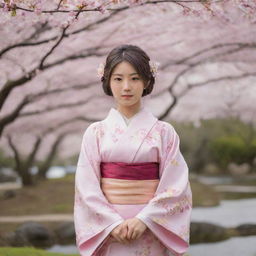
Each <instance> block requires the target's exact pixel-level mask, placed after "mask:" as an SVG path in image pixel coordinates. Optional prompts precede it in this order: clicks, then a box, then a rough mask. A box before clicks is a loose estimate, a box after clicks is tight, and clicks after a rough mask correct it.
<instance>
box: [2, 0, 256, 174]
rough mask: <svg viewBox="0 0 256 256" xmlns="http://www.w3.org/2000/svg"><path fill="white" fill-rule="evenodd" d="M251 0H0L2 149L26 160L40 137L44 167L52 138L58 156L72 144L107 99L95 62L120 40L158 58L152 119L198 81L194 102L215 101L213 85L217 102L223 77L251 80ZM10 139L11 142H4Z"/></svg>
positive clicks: (171, 110)
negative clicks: (137, 46)
mask: <svg viewBox="0 0 256 256" xmlns="http://www.w3.org/2000/svg"><path fill="white" fill-rule="evenodd" d="M255 3H256V2H255V1H242V0H241V1H227V0H226V1H206V0H205V1H57V2H56V1H55V2H54V1H4V2H3V3H2V4H1V8H0V11H1V12H2V13H1V14H4V15H2V16H1V18H0V23H1V25H3V26H1V27H0V35H1V40H0V68H1V70H2V73H1V74H0V84H1V88H0V109H1V114H0V133H1V134H3V138H2V140H1V142H0V143H1V145H2V146H1V147H4V148H5V149H6V151H8V150H9V153H10V154H13V153H12V152H14V148H16V151H18V150H19V149H18V148H20V150H21V151H22V152H23V153H25V155H27V157H28V159H29V155H30V154H31V152H34V150H35V147H36V143H35V142H34V143H35V144H33V141H36V138H37V137H38V136H39V137H40V138H41V140H42V141H41V143H39V144H40V146H37V149H36V150H35V151H36V154H35V153H34V157H33V159H34V161H35V156H37V157H38V159H43V160H45V163H44V164H43V165H42V166H44V167H42V173H45V170H46V169H47V166H49V163H50V162H51V159H49V156H51V155H53V153H51V148H53V147H54V146H53V145H55V144H54V143H55V142H57V141H58V138H59V137H60V138H65V140H63V141H62V140H61V141H62V143H57V147H56V148H59V152H60V155H61V156H63V157H67V156H69V155H72V154H74V153H75V152H74V151H73V149H74V148H77V151H78V145H79V144H80V140H81V137H80V134H81V132H82V131H83V130H84V129H85V127H86V125H87V124H89V123H90V122H93V121H97V120H101V119H102V118H103V117H104V116H105V114H106V110H107V109H109V107H110V106H111V104H112V103H113V99H112V98H111V97H107V96H104V94H103V92H102V89H101V88H100V86H101V85H100V79H99V77H97V67H98V65H99V64H100V62H102V61H104V58H105V57H106V55H107V53H108V52H109V50H111V49H112V48H113V47H115V46H117V45H120V44H124V43H128V44H135V45H139V46H141V47H142V48H143V49H145V51H146V52H148V53H149V55H150V56H151V59H152V60H153V61H157V62H160V67H159V71H158V75H157V80H156V85H155V89H154V91H153V94H152V96H147V97H145V102H146V103H147V104H148V105H149V106H151V107H152V110H154V111H155V114H156V115H157V116H158V117H159V119H166V120H169V118H170V116H173V117H174V116H175V117H179V116H181V114H180V113H181V112H182V107H183V108H185V105H184V103H183V102H184V99H186V98H187V97H189V99H188V98H187V101H190V102H191V100H193V93H195V92H197V91H200V89H201V93H202V92H203V93H204V94H205V95H207V96H198V95H197V96H195V98H196V99H197V100H196V101H199V102H200V100H203V99H204V100H206V101H207V104H206V102H205V101H204V103H201V106H202V105H203V106H204V108H205V109H207V107H206V105H208V104H210V103H211V101H212V97H210V96H209V91H211V92H214V93H216V92H219V95H218V97H219V99H218V100H215V104H216V106H214V109H216V107H217V103H218V102H219V101H220V98H221V93H223V91H222V90H221V87H223V86H224V85H225V84H227V83H229V84H231V85H232V86H238V85H239V84H241V83H244V84H250V85H253V83H254V84H255V75H256V74H255V70H256V67H255V66H256V54H255V47H256V41H255V38H254V35H255V15H254V14H255ZM191 95H192V96H191ZM206 97H209V99H205V98H206ZM252 100H253V98H252ZM194 101H195V100H194ZM162 102H165V103H166V104H164V105H163V104H162ZM191 104H192V103H190V108H189V110H191ZM193 104H195V102H193ZM198 105H200V103H199V104H198ZM154 106H156V107H155V108H154ZM179 108H181V110H180V111H178V109H179ZM154 111H153V112H154ZM184 112H187V113H188V114H187V115H188V116H192V115H191V114H189V111H184ZM70 130H72V132H69V133H68V134H69V136H66V137H65V136H61V135H62V134H64V133H65V132H68V131H70ZM45 131H50V132H48V133H46V132H45ZM75 131H76V133H77V134H75ZM78 134H79V136H78ZM42 135H44V136H42ZM23 137H25V138H26V139H24V138H23ZM29 137H30V139H28V138H29ZM8 138H13V140H12V145H15V146H11V147H10V146H8V145H10V144H11V140H10V139H8ZM14 140H15V142H14ZM8 141H9V143H8ZM32 145H35V146H32ZM31 148H32V150H31ZM10 149H12V150H10ZM71 149H72V150H71ZM13 155H15V152H14V154H13ZM32 163H33V161H32V162H30V165H27V166H31V165H32ZM27 169H28V168H27Z"/></svg>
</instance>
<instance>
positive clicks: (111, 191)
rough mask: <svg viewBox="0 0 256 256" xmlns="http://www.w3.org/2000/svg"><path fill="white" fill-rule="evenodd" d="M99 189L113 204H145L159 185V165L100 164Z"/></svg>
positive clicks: (153, 163) (144, 163)
mask: <svg viewBox="0 0 256 256" xmlns="http://www.w3.org/2000/svg"><path fill="white" fill-rule="evenodd" d="M100 170H101V188H102V191H103V193H104V194H105V196H106V198H107V199H108V201H109V202H111V203H113V204H145V203H147V202H148V201H149V200H150V199H151V198H152V197H153V196H154V193H155V191H156V188H157V186H158V183H159V163H156V162H143V163H123V162H101V164H100Z"/></svg>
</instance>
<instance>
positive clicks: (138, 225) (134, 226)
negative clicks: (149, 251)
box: [123, 217, 147, 241]
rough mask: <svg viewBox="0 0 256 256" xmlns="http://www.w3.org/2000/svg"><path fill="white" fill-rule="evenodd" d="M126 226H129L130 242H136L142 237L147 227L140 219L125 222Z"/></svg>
mask: <svg viewBox="0 0 256 256" xmlns="http://www.w3.org/2000/svg"><path fill="white" fill-rule="evenodd" d="M123 225H124V226H127V229H128V232H127V235H126V238H127V239H128V240H129V241H132V240H136V239H138V238H140V237H141V236H142V234H143V233H144V231H145V230H146V229H147V226H146V225H145V224H144V222H142V221H141V220H140V219H138V218H136V217H135V218H132V219H127V220H125V221H124V222H123Z"/></svg>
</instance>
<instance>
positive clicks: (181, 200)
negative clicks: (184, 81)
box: [136, 125, 192, 256]
mask: <svg viewBox="0 0 256 256" xmlns="http://www.w3.org/2000/svg"><path fill="white" fill-rule="evenodd" d="M167 131H168V132H167V133H166V134H165V136H164V137H163V138H162V140H163V150H162V154H161V159H160V170H159V171H160V181H159V185H158V187H157V190H156V192H155V195H154V197H153V198H152V199H151V200H150V201H149V202H148V204H147V205H146V206H145V207H144V208H143V209H142V210H141V211H140V212H139V213H138V214H137V215H136V217H137V218H139V219H140V220H141V221H143V222H144V223H145V224H146V225H147V227H148V228H149V229H150V230H151V231H152V232H153V233H154V235H155V236H156V237H157V238H158V239H159V240H160V241H161V242H162V243H163V244H164V245H165V246H166V247H167V248H168V249H169V250H170V251H171V252H172V253H173V254H174V255H177V256H180V255H183V254H184V253H185V252H186V251H187V249H188V247H189V236H190V218H191V211H192V191H191V187H190V182H189V179H188V166H187V164H186V162H185V160H184V158H183V156H182V154H181V152H180V148H179V144H180V140H179V136H178V134H177V133H176V131H175V129H174V128H173V127H172V126H171V125H168V129H167Z"/></svg>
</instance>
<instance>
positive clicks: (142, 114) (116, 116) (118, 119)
mask: <svg viewBox="0 0 256 256" xmlns="http://www.w3.org/2000/svg"><path fill="white" fill-rule="evenodd" d="M125 118H126V119H128V120H129V124H128V125H127V124H126V122H125V120H124V119H125ZM143 120H144V121H143ZM156 120H157V118H156V117H155V116H154V115H153V114H152V113H151V112H150V111H149V110H148V109H147V108H146V107H144V106H142V107H141V108H140V110H139V111H138V112H137V113H136V114H134V115H133V116H132V117H130V118H127V117H125V116H124V115H123V114H122V113H120V112H119V110H117V109H116V108H113V107H112V108H111V109H110V111H109V113H108V115H107V117H106V118H105V121H106V122H107V123H109V122H110V123H111V124H114V123H118V124H119V125H121V126H123V127H124V128H125V127H128V126H130V125H132V124H133V123H136V124H139V123H142V122H143V123H144V122H145V121H146V123H148V122H149V123H152V122H153V123H155V121H156ZM139 121H140V122H139ZM149 123H148V124H149Z"/></svg>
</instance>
